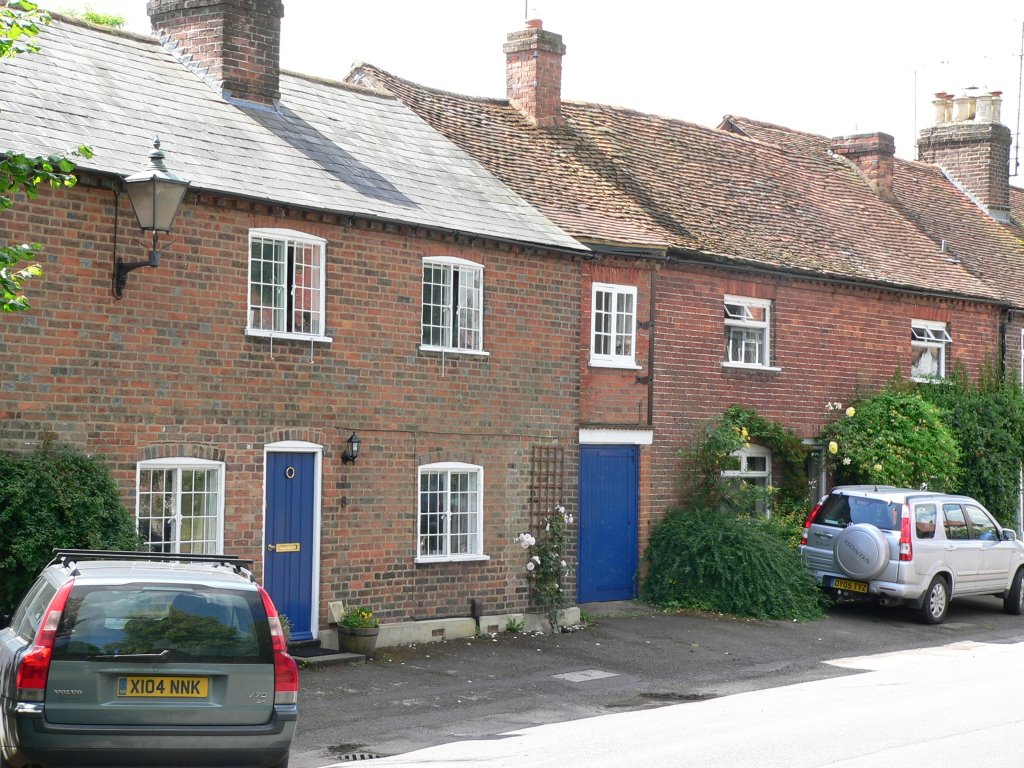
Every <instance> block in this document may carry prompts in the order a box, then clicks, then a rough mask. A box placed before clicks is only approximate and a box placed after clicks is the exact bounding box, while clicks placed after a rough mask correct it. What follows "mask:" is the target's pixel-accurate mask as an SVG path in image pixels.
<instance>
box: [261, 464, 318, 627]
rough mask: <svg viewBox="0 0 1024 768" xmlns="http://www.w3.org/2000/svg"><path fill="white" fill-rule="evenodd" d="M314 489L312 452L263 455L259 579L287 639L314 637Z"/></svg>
mask: <svg viewBox="0 0 1024 768" xmlns="http://www.w3.org/2000/svg"><path fill="white" fill-rule="evenodd" d="M316 488H317V483H316V454H314V453H268V454H267V499H266V502H267V516H266V530H265V542H266V546H265V548H264V552H263V555H264V561H263V573H264V581H265V586H266V588H267V591H268V592H269V593H270V596H271V598H273V600H274V605H275V606H277V610H278V612H279V613H283V614H285V615H286V616H287V617H288V620H289V621H290V622H291V625H292V634H291V639H292V640H311V639H313V549H314V546H313V544H314V539H313V536H314V530H313V529H314V513H315V510H316V498H315V494H316Z"/></svg>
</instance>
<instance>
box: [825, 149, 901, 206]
mask: <svg viewBox="0 0 1024 768" xmlns="http://www.w3.org/2000/svg"><path fill="white" fill-rule="evenodd" d="M832 151H833V152H835V153H836V154H837V155H843V156H844V157H845V158H847V159H848V160H849V161H850V162H852V163H853V164H854V165H856V166H857V167H858V168H860V171H861V173H863V174H864V176H865V177H867V180H868V183H869V184H871V188H872V189H874V190H875V191H876V192H877V193H878V195H879V196H880V197H882V198H883V199H884V200H889V201H892V200H894V199H895V196H894V195H893V191H892V168H893V156H894V155H895V154H896V141H895V139H893V137H892V136H890V135H889V134H888V133H858V134H856V135H854V136H839V137H837V138H835V139H832Z"/></svg>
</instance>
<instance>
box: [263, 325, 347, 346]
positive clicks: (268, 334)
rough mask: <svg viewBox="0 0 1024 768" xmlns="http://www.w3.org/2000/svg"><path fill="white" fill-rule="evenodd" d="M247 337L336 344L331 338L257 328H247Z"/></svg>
mask: <svg viewBox="0 0 1024 768" xmlns="http://www.w3.org/2000/svg"><path fill="white" fill-rule="evenodd" d="M245 335H246V336H253V337H255V338H260V339H288V340H294V341H302V342H305V343H307V344H309V343H313V344H331V343H333V342H334V339H332V338H331V337H330V336H311V335H308V334H303V333H287V332H284V331H261V330H257V329H255V328H246V329H245Z"/></svg>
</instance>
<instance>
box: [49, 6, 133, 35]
mask: <svg viewBox="0 0 1024 768" xmlns="http://www.w3.org/2000/svg"><path fill="white" fill-rule="evenodd" d="M60 12H61V13H63V14H64V15H66V16H73V17H74V18H76V19H82V20H83V21H88V22H89V23H90V24H96V25H97V26H100V27H110V28H112V29H121V27H123V26H124V25H125V18H124V16H119V15H118V14H116V13H105V12H104V11H97V10H94V9H93V8H92V7H90V6H88V5H87V6H85V8H83V9H82V10H79V9H77V8H61V9H60Z"/></svg>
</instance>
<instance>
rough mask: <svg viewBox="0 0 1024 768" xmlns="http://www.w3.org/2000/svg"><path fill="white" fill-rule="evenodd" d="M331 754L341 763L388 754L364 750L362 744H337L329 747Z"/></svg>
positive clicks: (373, 758) (371, 758)
mask: <svg viewBox="0 0 1024 768" xmlns="http://www.w3.org/2000/svg"><path fill="white" fill-rule="evenodd" d="M329 751H330V753H331V756H332V757H333V758H334V759H335V760H340V761H341V762H343V763H354V762H356V761H359V760H376V759H377V758H380V757H388V755H379V754H377V753H376V752H367V751H365V746H364V745H363V744H338V745H337V746H335V747H331V748H330V750H329Z"/></svg>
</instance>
